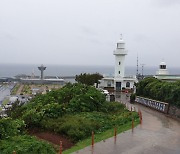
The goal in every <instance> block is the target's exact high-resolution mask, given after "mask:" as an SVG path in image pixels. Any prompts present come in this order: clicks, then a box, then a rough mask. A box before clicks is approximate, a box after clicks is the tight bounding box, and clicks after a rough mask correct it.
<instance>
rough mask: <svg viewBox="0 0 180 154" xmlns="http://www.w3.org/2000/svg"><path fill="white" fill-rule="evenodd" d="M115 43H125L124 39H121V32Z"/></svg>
mask: <svg viewBox="0 0 180 154" xmlns="http://www.w3.org/2000/svg"><path fill="white" fill-rule="evenodd" d="M117 43H125V42H124V40H123V37H122V34H121V36H120V39H119V40H118V42H117Z"/></svg>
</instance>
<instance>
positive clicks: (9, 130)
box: [0, 118, 25, 140]
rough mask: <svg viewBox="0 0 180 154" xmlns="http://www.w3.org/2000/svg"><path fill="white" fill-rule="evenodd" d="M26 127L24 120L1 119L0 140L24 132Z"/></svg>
mask: <svg viewBox="0 0 180 154" xmlns="http://www.w3.org/2000/svg"><path fill="white" fill-rule="evenodd" d="M24 129H25V123H24V121H22V120H18V119H17V120H12V119H11V118H3V119H0V140H1V139H6V138H9V137H11V136H16V135H19V134H22V133H23V131H24Z"/></svg>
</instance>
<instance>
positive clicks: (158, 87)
mask: <svg viewBox="0 0 180 154" xmlns="http://www.w3.org/2000/svg"><path fill="white" fill-rule="evenodd" d="M137 95H138V96H143V97H147V98H151V99H155V100H159V101H163V102H167V103H170V104H172V105H175V106H177V107H180V81H177V82H166V81H161V80H158V79H155V78H145V79H144V80H142V81H140V82H139V83H138V84H137Z"/></svg>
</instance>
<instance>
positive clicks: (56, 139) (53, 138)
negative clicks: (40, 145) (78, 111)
mask: <svg viewBox="0 0 180 154" xmlns="http://www.w3.org/2000/svg"><path fill="white" fill-rule="evenodd" d="M28 134H29V135H32V136H36V137H38V138H39V139H42V140H46V141H48V142H50V143H52V144H54V145H58V146H59V145H60V141H62V144H63V151H64V150H66V149H69V148H71V147H72V146H73V145H74V143H73V142H72V141H70V140H69V139H67V138H66V137H65V136H62V135H59V134H55V133H52V132H48V131H42V130H39V129H37V128H35V129H30V130H28Z"/></svg>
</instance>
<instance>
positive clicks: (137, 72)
mask: <svg viewBox="0 0 180 154" xmlns="http://www.w3.org/2000/svg"><path fill="white" fill-rule="evenodd" d="M138 74H139V59H138V54H137V70H136V76H137V77H138Z"/></svg>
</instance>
